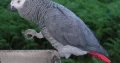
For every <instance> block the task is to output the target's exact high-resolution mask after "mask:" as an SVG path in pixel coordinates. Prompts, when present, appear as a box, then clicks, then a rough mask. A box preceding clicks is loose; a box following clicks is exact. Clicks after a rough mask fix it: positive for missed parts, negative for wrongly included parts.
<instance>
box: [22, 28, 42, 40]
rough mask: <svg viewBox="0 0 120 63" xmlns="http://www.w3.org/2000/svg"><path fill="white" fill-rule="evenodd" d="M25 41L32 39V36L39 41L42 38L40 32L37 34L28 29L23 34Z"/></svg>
mask: <svg viewBox="0 0 120 63" xmlns="http://www.w3.org/2000/svg"><path fill="white" fill-rule="evenodd" d="M23 34H24V36H25V38H26V39H29V40H30V39H32V38H33V37H34V36H36V37H37V38H39V39H41V38H43V35H42V33H41V32H39V33H37V32H36V31H35V30H34V29H28V30H26V31H25V32H23Z"/></svg>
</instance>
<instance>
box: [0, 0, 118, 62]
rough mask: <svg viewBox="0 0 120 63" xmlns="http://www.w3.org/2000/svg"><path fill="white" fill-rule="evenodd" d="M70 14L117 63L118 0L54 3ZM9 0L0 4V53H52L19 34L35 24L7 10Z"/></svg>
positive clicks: (82, 58)
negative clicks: (93, 35)
mask: <svg viewBox="0 0 120 63" xmlns="http://www.w3.org/2000/svg"><path fill="white" fill-rule="evenodd" d="M54 1H56V2H58V3H61V4H62V5H64V6H66V7H67V8H69V9H70V10H72V11H73V12H74V13H75V14H76V15H77V16H79V17H80V18H81V19H82V20H83V21H84V22H85V23H86V25H87V26H88V27H89V28H90V29H91V30H92V31H93V32H94V33H95V35H96V37H97V38H98V40H99V41H100V44H101V45H102V46H103V47H104V48H105V49H106V50H107V51H108V53H109V58H110V59H111V61H112V63H120V60H119V59H120V49H119V48H120V34H119V33H120V0H54ZM9 2H10V0H1V1H0V50H26V49H27V50H41V49H54V48H53V47H52V46H51V45H50V44H49V42H48V41H46V40H45V39H41V40H39V39H38V38H36V37H35V38H34V39H32V40H26V39H25V38H24V36H23V34H22V31H24V30H26V29H28V28H31V29H35V30H37V31H38V32H39V31H40V29H39V28H38V27H37V26H35V24H33V23H30V22H28V21H26V20H24V19H23V18H21V17H20V16H19V15H18V14H17V13H10V12H9V11H8V9H7V7H8V4H9ZM62 63H103V62H101V61H99V60H97V59H95V58H92V57H91V56H89V55H85V56H79V57H76V56H71V58H70V59H64V58H63V60H62Z"/></svg>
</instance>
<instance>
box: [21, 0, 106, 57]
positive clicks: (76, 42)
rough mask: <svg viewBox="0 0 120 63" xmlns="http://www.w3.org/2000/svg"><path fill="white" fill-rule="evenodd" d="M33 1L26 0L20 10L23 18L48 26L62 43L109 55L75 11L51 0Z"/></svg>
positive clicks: (50, 32) (53, 36)
mask: <svg viewBox="0 0 120 63" xmlns="http://www.w3.org/2000/svg"><path fill="white" fill-rule="evenodd" d="M31 1H34V3H33V2H26V4H25V6H24V9H20V10H19V14H20V15H21V16H22V17H23V18H25V19H28V20H31V21H33V22H34V23H36V24H37V25H38V26H40V27H41V28H44V27H45V28H47V29H48V32H49V34H50V35H51V36H52V38H54V39H55V40H57V41H58V42H60V43H61V44H62V45H71V46H74V47H77V48H80V49H82V50H85V51H91V52H98V53H101V54H103V55H105V56H108V54H107V52H106V51H105V49H104V48H102V46H101V45H100V44H99V42H98V40H97V39H96V37H95V36H94V34H93V33H92V31H91V30H90V29H89V28H88V27H87V26H86V25H85V24H84V22H83V21H82V20H81V19H79V18H78V17H77V16H76V15H75V14H74V13H73V12H71V11H70V10H68V9H67V8H65V7H64V6H62V5H60V4H58V3H55V2H52V1H50V0H31ZM28 4H29V6H28ZM32 4H35V5H32ZM31 6H32V7H31ZM41 30H42V29H41ZM43 35H44V34H43ZM46 38H47V37H46Z"/></svg>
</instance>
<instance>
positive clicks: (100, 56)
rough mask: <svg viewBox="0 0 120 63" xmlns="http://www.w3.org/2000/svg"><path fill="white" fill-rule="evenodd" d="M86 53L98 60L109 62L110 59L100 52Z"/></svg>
mask: <svg viewBox="0 0 120 63" xmlns="http://www.w3.org/2000/svg"><path fill="white" fill-rule="evenodd" d="M88 54H90V55H92V56H93V57H95V58H97V59H99V60H102V61H104V62H106V63H110V62H111V61H110V60H109V59H108V58H107V57H106V56H104V55H102V54H99V53H95V52H89V53H88Z"/></svg>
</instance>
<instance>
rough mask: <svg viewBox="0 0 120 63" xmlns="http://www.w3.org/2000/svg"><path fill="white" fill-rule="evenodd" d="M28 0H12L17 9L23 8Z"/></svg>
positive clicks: (12, 4)
mask: <svg viewBox="0 0 120 63" xmlns="http://www.w3.org/2000/svg"><path fill="white" fill-rule="evenodd" d="M25 1H26V0H12V1H11V3H10V4H11V6H14V7H15V8H16V9H19V8H22V7H23V5H24V3H25Z"/></svg>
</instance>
